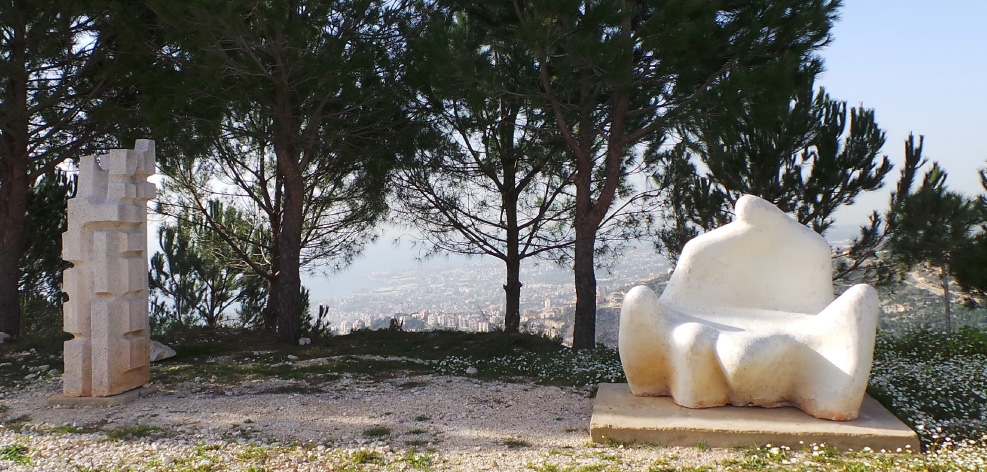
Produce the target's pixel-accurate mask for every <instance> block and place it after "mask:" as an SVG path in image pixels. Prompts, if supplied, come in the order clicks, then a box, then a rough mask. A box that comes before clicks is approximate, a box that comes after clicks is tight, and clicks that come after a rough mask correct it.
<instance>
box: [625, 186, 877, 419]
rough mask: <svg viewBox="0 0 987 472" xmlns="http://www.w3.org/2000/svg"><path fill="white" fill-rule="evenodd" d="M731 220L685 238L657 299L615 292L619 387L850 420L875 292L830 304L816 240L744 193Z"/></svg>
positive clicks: (826, 260)
mask: <svg viewBox="0 0 987 472" xmlns="http://www.w3.org/2000/svg"><path fill="white" fill-rule="evenodd" d="M735 215H736V216H735V219H734V221H733V222H732V223H730V224H727V225H724V226H723V227H720V228H717V229H715V230H713V231H710V232H708V233H706V234H703V235H700V236H698V237H696V238H695V239H693V240H692V241H689V243H688V244H686V246H685V248H684V249H683V252H682V256H681V257H680V258H679V262H678V264H677V266H676V268H675V271H674V273H673V274H672V277H671V279H670V280H669V282H668V285H667V287H666V288H665V291H664V293H662V295H661V298H659V297H658V296H657V295H656V294H655V293H654V291H652V290H650V289H649V288H647V287H635V288H633V289H632V290H631V291H630V292H628V294H627V296H626V297H625V299H624V304H623V306H622V309H621V316H620V332H619V345H620V357H621V362H622V363H623V366H624V372H625V373H626V374H627V380H628V383H629V384H630V387H631V391H632V392H633V393H634V395H637V396H671V397H672V399H673V401H674V402H675V403H677V404H679V405H681V406H684V407H689V408H705V407H714V406H723V405H727V404H730V405H736V406H747V405H755V406H764V407H779V406H789V405H790V406H795V407H797V408H799V409H801V410H802V411H805V412H806V413H808V414H810V415H812V416H815V417H817V418H824V419H831V420H841V421H846V420H852V419H854V418H856V417H857V415H858V414H859V411H860V404H861V402H862V400H863V397H864V390H865V389H866V387H867V379H868V377H869V375H870V368H871V362H872V359H873V353H874V338H875V335H876V329H877V315H878V312H879V309H880V304H879V301H878V297H877V292H876V291H875V290H874V289H873V288H872V287H870V286H868V285H864V284H860V285H855V286H853V287H851V288H850V289H849V290H847V291H846V292H845V293H844V294H843V295H842V296H840V297H839V298H838V299H835V300H834V296H833V284H832V279H831V277H832V275H831V274H832V260H831V250H830V247H829V244H827V243H826V241H825V240H824V239H823V238H822V237H821V236H819V235H818V234H816V233H815V232H813V231H812V230H811V229H809V228H807V227H805V226H803V225H801V224H799V223H797V222H796V221H794V220H793V219H792V218H790V217H789V216H788V215H786V214H784V213H783V212H781V211H780V210H778V209H777V208H775V207H774V206H773V205H771V204H770V203H768V202H766V201H764V200H762V199H760V198H757V197H753V196H744V197H741V198H740V199H739V200H738V201H737V204H736V207H735Z"/></svg>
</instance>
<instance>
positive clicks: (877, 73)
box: [816, 0, 987, 224]
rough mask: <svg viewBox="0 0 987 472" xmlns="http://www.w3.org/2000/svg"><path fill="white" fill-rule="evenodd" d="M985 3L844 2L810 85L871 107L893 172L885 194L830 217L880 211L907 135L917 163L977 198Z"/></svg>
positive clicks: (986, 147)
mask: <svg viewBox="0 0 987 472" xmlns="http://www.w3.org/2000/svg"><path fill="white" fill-rule="evenodd" d="M985 19H987V0H943V1H938V2H932V1H929V0H845V1H844V6H843V8H842V9H841V11H840V20H839V21H838V22H837V23H836V24H835V26H834V28H833V30H832V36H833V41H832V43H831V44H830V45H829V46H827V47H826V48H825V49H823V50H822V51H821V55H822V57H823V58H824V59H825V61H826V72H824V73H823V75H822V76H821V77H820V78H819V79H817V82H816V83H817V85H821V86H823V87H825V88H826V90H827V92H829V94H830V96H831V97H832V98H834V99H837V100H845V101H846V102H847V103H848V104H849V105H852V106H858V105H861V104H862V105H863V106H864V107H866V108H873V109H874V110H875V113H876V120H877V123H878V125H879V126H880V127H881V128H882V129H884V130H885V132H886V133H887V141H886V143H885V145H884V148H883V149H882V153H883V154H886V155H888V157H889V158H890V159H891V162H892V163H894V164H895V166H896V169H894V170H892V171H891V174H890V175H889V177H888V178H886V180H885V189H884V190H883V191H881V192H875V193H877V194H878V195H869V196H866V197H862V198H859V199H858V201H857V204H856V205H854V207H853V208H848V209H843V210H841V211H840V212H839V213H838V214H837V218H836V219H837V224H857V223H860V222H863V220H864V219H865V218H866V215H868V214H869V213H870V212H871V211H872V210H880V211H883V210H884V209H885V208H886V207H887V198H888V192H887V189H889V188H891V187H893V186H894V185H895V182H897V179H898V169H900V165H901V162H902V161H903V160H904V142H905V139H906V138H907V137H908V133H909V132H913V133H915V135H916V137H917V136H918V135H924V136H925V146H924V149H923V157H925V158H927V159H929V160H930V161H937V162H939V164H940V165H941V166H942V167H943V168H944V169H945V170H946V172H947V173H948V174H949V177H948V178H947V180H946V184H947V186H948V187H950V188H951V189H953V190H956V191H960V192H963V193H965V194H967V195H971V196H972V195H976V194H980V193H983V188H982V187H981V186H980V180H979V177H978V175H977V171H978V170H979V169H983V168H984V167H987V118H985V112H987V87H985V86H987V80H985V77H987V32H985V29H984V21H985Z"/></svg>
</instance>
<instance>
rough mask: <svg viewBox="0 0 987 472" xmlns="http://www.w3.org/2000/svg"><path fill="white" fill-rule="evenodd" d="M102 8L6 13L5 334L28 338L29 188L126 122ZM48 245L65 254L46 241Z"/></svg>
mask: <svg viewBox="0 0 987 472" xmlns="http://www.w3.org/2000/svg"><path fill="white" fill-rule="evenodd" d="M100 6H101V4H100V3H99V2H90V1H87V0H80V1H66V0H51V1H35V0H14V1H11V2H6V3H5V4H4V6H3V8H0V30H2V31H3V34H0V332H5V333H7V334H15V335H16V334H18V333H20V332H21V309H20V302H19V294H18V287H19V282H20V279H21V277H22V272H21V270H22V269H21V265H20V261H21V257H22V255H23V254H24V250H25V245H26V244H29V243H32V242H30V241H27V240H25V226H26V225H28V224H29V223H28V222H27V218H28V205H29V200H30V195H31V194H32V187H33V186H35V185H37V184H38V182H39V178H41V176H42V175H45V174H50V173H51V172H54V171H55V170H56V169H57V168H58V167H59V166H60V165H61V164H62V163H63V162H65V161H66V160H68V159H70V158H74V157H77V156H81V155H84V154H87V153H91V152H94V151H95V150H97V149H100V148H105V147H108V146H109V145H110V144H112V143H113V142H114V140H113V139H111V137H110V135H111V134H112V133H113V132H115V131H117V130H118V128H119V123H120V121H119V118H120V116H114V114H113V113H109V112H107V111H105V110H106V109H109V108H114V109H115V107H116V105H117V101H116V100H115V98H116V97H117V95H118V93H119V92H120V84H119V83H118V79H120V78H121V76H122V75H123V74H122V73H121V71H120V70H118V69H115V68H114V59H115V52H114V51H115V48H116V47H117V40H118V38H117V37H116V36H115V35H114V32H113V31H112V30H111V29H110V28H109V27H108V25H107V22H106V21H105V19H106V15H105V12H104V11H103V10H102V9H101V8H99V7H100ZM45 242H46V243H47V244H51V245H54V246H60V241H59V240H58V238H56V237H53V235H51V234H49V235H47V237H46V239H45Z"/></svg>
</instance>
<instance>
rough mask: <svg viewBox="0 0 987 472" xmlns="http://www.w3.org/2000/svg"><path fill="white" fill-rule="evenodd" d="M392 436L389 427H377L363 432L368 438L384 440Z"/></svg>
mask: <svg viewBox="0 0 987 472" xmlns="http://www.w3.org/2000/svg"><path fill="white" fill-rule="evenodd" d="M390 434H391V428H388V427H387V426H375V427H373V428H370V429H366V430H364V431H363V435H364V436H366V437H368V438H382V437H384V436H388V435H390Z"/></svg>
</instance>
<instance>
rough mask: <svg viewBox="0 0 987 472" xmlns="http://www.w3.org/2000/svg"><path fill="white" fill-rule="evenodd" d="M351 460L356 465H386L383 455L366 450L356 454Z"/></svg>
mask: <svg viewBox="0 0 987 472" xmlns="http://www.w3.org/2000/svg"><path fill="white" fill-rule="evenodd" d="M351 459H352V460H353V462H354V463H356V464H384V456H383V455H381V453H379V452H377V451H368V450H366V449H360V450H359V451H356V452H354V453H353V456H352V457H351Z"/></svg>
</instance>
